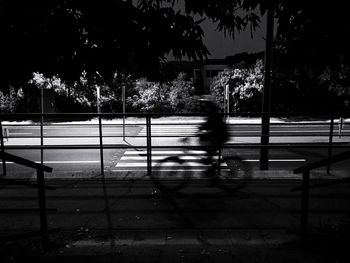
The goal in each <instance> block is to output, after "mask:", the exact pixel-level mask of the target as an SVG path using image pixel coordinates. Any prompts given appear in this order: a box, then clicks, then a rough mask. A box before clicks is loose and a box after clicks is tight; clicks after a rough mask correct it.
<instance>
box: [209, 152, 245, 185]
mask: <svg viewBox="0 0 350 263" xmlns="http://www.w3.org/2000/svg"><path fill="white" fill-rule="evenodd" d="M216 178H217V179H218V185H219V186H220V187H221V188H223V189H225V190H228V191H235V190H239V189H241V188H243V187H245V186H246V185H247V184H248V183H249V181H250V179H251V168H250V165H249V164H248V163H247V162H244V159H242V158H240V157H238V156H232V157H223V158H221V161H220V167H218V168H216Z"/></svg>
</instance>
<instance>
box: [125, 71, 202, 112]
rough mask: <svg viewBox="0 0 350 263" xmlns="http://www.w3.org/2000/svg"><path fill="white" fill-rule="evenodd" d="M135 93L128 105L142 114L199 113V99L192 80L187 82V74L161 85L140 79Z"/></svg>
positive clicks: (181, 74) (128, 99)
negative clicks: (195, 94)
mask: <svg viewBox="0 0 350 263" xmlns="http://www.w3.org/2000/svg"><path fill="white" fill-rule="evenodd" d="M135 92H136V93H137V94H135V95H133V96H129V97H128V98H127V103H128V105H129V107H132V108H133V110H135V111H142V112H168V113H169V112H177V113H181V112H192V111H198V110H199V106H198V105H197V103H196V101H197V99H198V98H197V97H196V96H194V95H193V94H194V87H193V82H192V81H191V80H186V74H184V73H180V74H179V75H178V76H177V78H176V79H174V80H173V81H171V82H170V83H163V84H161V83H159V82H152V81H147V80H146V79H139V80H137V81H136V85H135Z"/></svg>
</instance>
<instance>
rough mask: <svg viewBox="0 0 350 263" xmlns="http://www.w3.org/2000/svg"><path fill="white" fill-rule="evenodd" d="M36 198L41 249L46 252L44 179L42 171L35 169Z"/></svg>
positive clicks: (47, 239) (47, 238)
mask: <svg viewBox="0 0 350 263" xmlns="http://www.w3.org/2000/svg"><path fill="white" fill-rule="evenodd" d="M37 182H38V196H39V211H40V232H41V237H42V245H43V249H44V250H46V248H47V245H48V243H49V237H48V233H47V215H46V195H45V178H44V171H43V170H42V169H37Z"/></svg>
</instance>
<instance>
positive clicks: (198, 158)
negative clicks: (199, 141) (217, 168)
mask: <svg viewBox="0 0 350 263" xmlns="http://www.w3.org/2000/svg"><path fill="white" fill-rule="evenodd" d="M168 157H170V156H168ZM165 158H166V156H153V155H152V160H157V161H159V160H163V159H165ZM203 158H205V156H199V155H197V156H186V155H185V156H181V160H183V161H186V160H201V159H203ZM213 159H214V160H215V159H218V157H217V156H213ZM142 160H143V161H146V160H147V156H123V157H122V158H120V161H142Z"/></svg>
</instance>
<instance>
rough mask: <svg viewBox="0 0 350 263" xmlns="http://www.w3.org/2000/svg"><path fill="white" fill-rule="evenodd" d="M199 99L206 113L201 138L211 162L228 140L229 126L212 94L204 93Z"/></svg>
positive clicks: (200, 131) (200, 130) (208, 162)
mask: <svg viewBox="0 0 350 263" xmlns="http://www.w3.org/2000/svg"><path fill="white" fill-rule="evenodd" d="M199 101H200V105H201V109H202V111H203V112H204V113H206V119H205V122H204V123H203V124H202V125H201V126H200V128H199V140H200V143H201V145H202V146H205V151H206V153H207V160H206V162H207V164H211V163H212V161H213V156H214V155H215V153H216V152H217V151H218V150H219V149H220V148H221V146H222V145H223V144H224V143H225V142H226V141H227V140H228V132H227V126H226V123H225V121H224V120H223V118H222V116H221V114H220V109H219V107H218V105H217V104H216V102H215V101H214V99H213V97H212V96H211V95H202V96H201V97H200V99H199Z"/></svg>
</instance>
